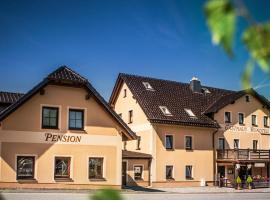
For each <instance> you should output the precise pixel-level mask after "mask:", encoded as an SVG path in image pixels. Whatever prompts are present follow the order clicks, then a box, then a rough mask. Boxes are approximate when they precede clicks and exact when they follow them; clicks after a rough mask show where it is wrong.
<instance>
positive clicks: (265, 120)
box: [263, 116, 268, 127]
mask: <svg viewBox="0 0 270 200" xmlns="http://www.w3.org/2000/svg"><path fill="white" fill-rule="evenodd" d="M263 124H264V127H268V116H264V117H263Z"/></svg>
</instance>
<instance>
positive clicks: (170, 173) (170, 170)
mask: <svg viewBox="0 0 270 200" xmlns="http://www.w3.org/2000/svg"><path fill="white" fill-rule="evenodd" d="M166 179H173V166H171V165H167V166H166Z"/></svg>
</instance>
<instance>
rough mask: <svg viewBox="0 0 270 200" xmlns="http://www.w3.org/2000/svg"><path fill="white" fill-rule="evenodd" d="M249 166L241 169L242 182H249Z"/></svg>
mask: <svg viewBox="0 0 270 200" xmlns="http://www.w3.org/2000/svg"><path fill="white" fill-rule="evenodd" d="M247 175H248V171H247V166H241V167H240V169H239V177H240V178H241V180H242V181H244V180H247Z"/></svg>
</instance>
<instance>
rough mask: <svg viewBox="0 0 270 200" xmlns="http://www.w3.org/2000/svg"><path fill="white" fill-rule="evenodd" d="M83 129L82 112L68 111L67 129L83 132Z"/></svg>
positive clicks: (76, 110) (77, 110)
mask: <svg viewBox="0 0 270 200" xmlns="http://www.w3.org/2000/svg"><path fill="white" fill-rule="evenodd" d="M83 128H84V110H79V109H69V129H70V130H83Z"/></svg>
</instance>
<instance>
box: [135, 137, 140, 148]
mask: <svg viewBox="0 0 270 200" xmlns="http://www.w3.org/2000/svg"><path fill="white" fill-rule="evenodd" d="M140 146H141V136H138V138H137V148H136V150H141V147H140Z"/></svg>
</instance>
